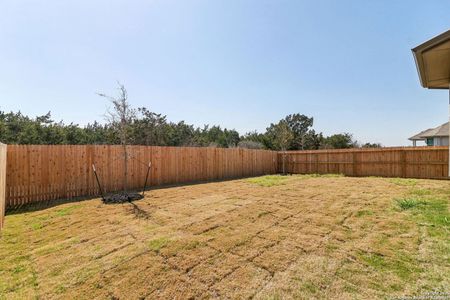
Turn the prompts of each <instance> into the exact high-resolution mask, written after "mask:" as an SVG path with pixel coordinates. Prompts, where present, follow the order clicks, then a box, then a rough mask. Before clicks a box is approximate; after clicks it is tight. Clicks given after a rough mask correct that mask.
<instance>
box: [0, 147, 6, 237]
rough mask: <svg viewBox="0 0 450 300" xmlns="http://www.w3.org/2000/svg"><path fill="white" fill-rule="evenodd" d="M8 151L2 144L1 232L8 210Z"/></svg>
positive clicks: (0, 178)
mask: <svg viewBox="0 0 450 300" xmlns="http://www.w3.org/2000/svg"><path fill="white" fill-rule="evenodd" d="M6 151H7V146H6V145H5V144H2V143H0V230H1V229H2V228H3V223H4V217H5V208H6Z"/></svg>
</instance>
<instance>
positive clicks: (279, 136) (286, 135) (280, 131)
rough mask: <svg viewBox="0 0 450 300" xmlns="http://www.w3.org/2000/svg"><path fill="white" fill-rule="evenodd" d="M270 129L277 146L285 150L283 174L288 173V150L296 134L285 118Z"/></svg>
mask: <svg viewBox="0 0 450 300" xmlns="http://www.w3.org/2000/svg"><path fill="white" fill-rule="evenodd" d="M272 125H273V124H272ZM270 129H271V130H270V132H271V134H272V135H273V136H274V144H275V147H276V148H278V149H280V150H281V151H283V174H286V168H285V166H286V151H287V149H288V147H289V145H290V144H291V143H292V140H293V139H294V134H293V133H292V131H291V129H290V128H289V125H288V124H287V122H286V121H284V120H281V121H280V122H279V123H278V124H276V125H273V126H271V128H270Z"/></svg>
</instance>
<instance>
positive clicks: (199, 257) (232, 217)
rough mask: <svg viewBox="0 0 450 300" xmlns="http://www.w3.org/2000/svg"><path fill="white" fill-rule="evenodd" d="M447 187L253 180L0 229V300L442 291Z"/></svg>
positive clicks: (45, 216)
mask: <svg viewBox="0 0 450 300" xmlns="http://www.w3.org/2000/svg"><path fill="white" fill-rule="evenodd" d="M449 195H450V182H448V181H433V180H415V179H414V180H410V179H398V178H393V179H384V178H348V177H343V176H339V175H292V176H290V175H289V176H278V175H275V176H263V177H257V178H251V179H243V180H234V181H227V182H217V183H208V184H199V185H192V186H181V187H173V188H167V189H159V190H154V191H151V192H149V193H147V194H146V198H145V199H143V200H141V201H136V202H134V203H133V204H128V203H127V204H123V205H122V204H121V205H103V204H102V203H101V201H100V200H98V199H94V200H88V201H82V202H78V203H67V204H61V205H57V206H55V207H51V208H46V209H42V210H37V211H24V212H22V213H18V214H11V215H8V216H7V217H6V222H5V225H6V227H5V229H4V230H3V232H2V237H1V240H0V299H33V298H42V299H73V298H77V299H92V298H98V299H117V298H119V299H158V298H189V297H191V298H256V299H309V298H316V299H321V298H335V299H337V298H339V299H371V298H391V297H394V296H403V295H416V296H418V295H421V294H423V293H425V292H427V291H434V290H438V291H446V289H447V290H448V286H450V281H449V278H448V275H447V274H449V273H450V242H449V239H448V236H449V230H450V215H449V210H448V204H449Z"/></svg>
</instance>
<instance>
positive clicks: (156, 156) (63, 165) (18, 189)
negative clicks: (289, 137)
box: [6, 145, 277, 209]
mask: <svg viewBox="0 0 450 300" xmlns="http://www.w3.org/2000/svg"><path fill="white" fill-rule="evenodd" d="M7 153H8V157H7V173H8V176H7V179H6V209H8V208H14V207H18V206H21V205H23V204H27V203H32V202H41V201H48V200H54V199H60V198H66V199H67V198H74V197H80V196H90V195H97V194H98V192H99V191H98V187H97V183H96V181H95V177H94V175H93V172H92V164H95V166H96V169H97V172H98V175H99V179H100V181H101V184H102V188H103V189H104V191H106V192H111V191H118V190H121V189H123V178H124V169H125V168H124V160H123V157H124V151H123V147H121V146H116V145H8V148H7ZM127 153H128V156H129V159H128V166H127V172H128V176H127V178H128V184H127V185H128V188H129V189H140V188H142V187H143V185H144V181H145V176H146V172H147V164H148V162H150V161H151V162H152V168H151V171H150V177H149V181H148V185H151V186H155V185H165V184H176V183H187V182H195V181H207V180H219V179H227V178H238V177H249V176H257V175H263V174H274V173H276V172H277V161H276V160H277V152H274V151H266V150H249V149H240V148H235V149H233V148H231V149H223V148H199V147H156V146H155V147H153V146H128V147H127Z"/></svg>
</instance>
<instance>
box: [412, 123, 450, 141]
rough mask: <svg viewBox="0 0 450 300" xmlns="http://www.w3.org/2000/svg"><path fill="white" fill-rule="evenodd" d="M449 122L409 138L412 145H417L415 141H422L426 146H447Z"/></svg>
mask: <svg viewBox="0 0 450 300" xmlns="http://www.w3.org/2000/svg"><path fill="white" fill-rule="evenodd" d="M448 136H449V122H447V123H444V124H442V125H441V126H438V127H436V128H430V129H427V130H424V131H422V132H420V133H418V134H416V135H414V136H412V137H410V138H409V140H410V141H412V142H413V145H414V146H416V145H417V141H424V142H425V143H426V144H427V146H448Z"/></svg>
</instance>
